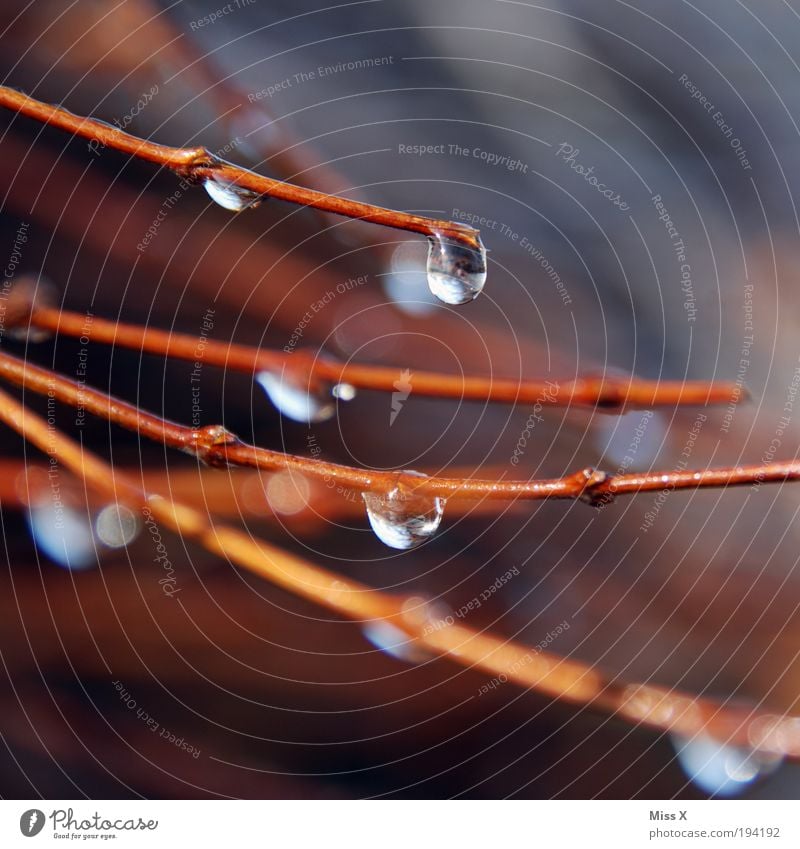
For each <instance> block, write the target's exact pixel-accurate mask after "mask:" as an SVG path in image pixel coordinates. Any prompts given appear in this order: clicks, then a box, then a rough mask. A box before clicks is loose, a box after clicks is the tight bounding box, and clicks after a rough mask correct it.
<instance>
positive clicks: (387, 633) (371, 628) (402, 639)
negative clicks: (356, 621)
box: [361, 621, 430, 663]
mask: <svg viewBox="0 0 800 849" xmlns="http://www.w3.org/2000/svg"><path fill="white" fill-rule="evenodd" d="M361 633H362V634H363V635H364V636H365V637H366V638H367V639H368V640H369V641H370V642H371V643H372V645H373V646H375V648H377V649H380V650H381V651H382V652H383V653H384V654H388V655H389V656H390V657H394V658H396V659H397V660H402V661H405V662H406V663H422V662H423V661H424V660H427V659H428V658H429V657H430V655H428V654H427V653H426V652H424V651H423V650H421V649H419V648H417V646H416V644H415V640H414V639H413V638H412V637H409V636H408V634H406V633H405V632H404V631H402V630H401V629H400V628H397V627H396V626H394V625H392V624H390V623H389V622H380V621H378V622H367V623H366V625H362V626H361Z"/></svg>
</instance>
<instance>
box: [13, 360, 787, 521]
mask: <svg viewBox="0 0 800 849" xmlns="http://www.w3.org/2000/svg"><path fill="white" fill-rule="evenodd" d="M0 377H2V378H4V379H5V380H7V381H10V382H11V383H14V384H16V385H17V386H22V387H24V388H26V389H29V390H31V391H33V392H36V393H38V394H40V395H49V396H50V397H53V398H55V399H56V400H58V401H61V402H63V403H67V404H70V405H72V406H73V407H80V408H83V409H85V410H86V411H87V412H89V413H92V414H93V415H96V416H100V417H101V418H104V419H107V420H108V421H111V422H114V423H116V424H118V425H120V426H121V427H124V428H126V429H128V430H132V431H134V432H136V433H140V434H142V435H143V436H146V437H147V438H148V439H153V440H155V441H156V442H160V443H162V444H163V445H167V446H169V447H171V448H177V449H178V450H180V451H184V452H186V453H189V454H193V455H195V456H196V457H198V458H199V459H200V460H202V461H203V462H205V463H208V464H209V465H214V466H225V465H231V466H250V467H252V468H257V469H291V470H294V471H298V472H301V473H302V474H305V475H308V476H309V477H312V478H317V479H322V480H324V481H326V482H330V481H333V482H334V483H335V484H336V485H339V486H342V487H344V488H347V489H351V490H354V491H356V492H387V491H389V490H391V489H393V488H394V487H395V486H397V485H398V483H400V482H402V484H403V486H404V487H405V488H406V489H407V490H409V491H411V492H417V493H420V494H425V495H430V496H438V497H441V498H452V499H457V498H458V499H475V500H484V499H490V500H513V499H524V500H529V501H537V500H541V499H545V498H570V499H575V498H578V499H580V500H582V501H586V502H588V503H590V504H593V505H601V504H605V503H608V502H610V501H611V500H613V499H614V497H616V496H617V495H632V494H635V493H637V492H643V491H653V490H663V489H701V488H702V489H706V488H711V487H727V486H742V485H746V484H753V483H770V482H781V481H789V480H800V462H798V461H789V462H775V463H770V464H767V465H758V464H757V465H750V466H733V467H725V468H717V469H698V470H690V471H681V472H675V471H664V472H647V473H642V474H626V475H611V474H608V473H607V472H602V471H598V470H596V469H592V468H586V469H581V470H580V471H578V472H575V473H573V474H570V475H566V476H564V477H560V478H549V479H540V480H529V481H514V480H478V479H473V478H448V477H419V476H417V475H414V474H409V473H407V472H381V471H375V470H371V469H357V468H354V467H352V466H344V465H340V464H338V463H328V462H325V461H323V460H320V459H318V458H313V457H298V456H295V455H293V454H285V453H284V452H282V451H273V450H271V449H268V448H260V447H258V446H255V445H248V444H246V443H244V442H242V441H241V440H240V439H239V438H238V437H237V436H236V435H235V434H233V433H231V432H230V431H228V430H226V429H225V428H224V427H222V426H221V425H206V426H205V427H202V428H192V427H187V426H185V425H181V424H177V423H175V422H170V421H167V420H166V419H163V418H161V417H160V416H157V415H154V414H153V413H146V412H143V411H141V410H140V409H139V408H138V407H136V406H134V405H133V404H129V403H127V402H126V401H122V400H120V399H118V398H114V397H112V396H110V395H107V394H106V393H104V392H101V391H99V390H97V389H92V388H90V387H87V386H84V385H82V384H79V383H77V382H76V381H73V380H70V379H69V378H67V377H64V376H63V375H59V374H56V373H55V372H52V371H49V370H47V369H43V368H41V367H39V366H34V365H32V364H31V363H26V362H23V361H22V360H20V359H18V358H17V357H14V356H12V355H11V354H8V353H6V352H4V351H0Z"/></svg>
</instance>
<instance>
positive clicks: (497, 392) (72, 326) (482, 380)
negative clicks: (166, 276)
mask: <svg viewBox="0 0 800 849" xmlns="http://www.w3.org/2000/svg"><path fill="white" fill-rule="evenodd" d="M19 296H20V297H26V295H25V294H24V290H20V294H19ZM27 310H28V312H29V315H28V316H24V312H25V310H23V309H20V308H18V309H17V313H18V316H17V320H18V321H19V323H25V324H27V323H28V322H30V326H32V327H35V328H38V329H41V330H48V331H52V332H53V333H58V334H63V335H65V336H73V337H76V338H80V337H82V336H87V337H88V338H90V339H92V340H93V341H96V342H102V343H107V344H110V345H115V346H119V347H122V348H130V349H132V350H134V351H140V352H145V353H148V354H158V355H161V356H164V357H173V358H175V359H180V360H187V361H189V362H195V361H197V360H198V357H199V355H198V353H197V337H196V336H191V335H188V334H183V333H173V332H171V331H165V330H159V329H156V328H149V327H142V326H140V325H136V324H126V323H123V322H117V321H109V320H108V319H102V318H98V317H96V316H93V317H92V324H91V327H90V328H89V329H88V330H87V326H86V316H84V315H82V314H80V313H75V312H68V311H66V310H59V309H56V308H54V307H49V306H38V305H35V304H34V303H33V299H32V298H31V302H30V305H29V306H27ZM202 362H203V363H204V364H208V365H212V366H219V367H221V368H226V369H232V370H234V371H240V372H244V373H246V374H251V375H252V374H254V373H257V372H260V371H274V372H277V373H278V374H280V373H281V372H284V371H285V372H292V373H294V374H295V375H296V377H297V379H298V382H301V383H302V384H304V385H306V386H308V385H309V383H313V382H314V381H326V382H329V383H348V384H350V385H351V386H355V387H356V388H358V389H373V390H377V391H380V392H393V391H394V389H395V383H396V382H397V378H398V369H397V368H394V367H386V366H373V365H360V364H353V363H342V362H339V361H337V360H335V359H334V358H332V357H329V356H326V355H322V354H316V353H315V352H313V351H310V350H306V351H296V352H295V351H293V352H291V353H289V352H285V351H280V350H267V349H263V348H256V347H252V346H249V345H241V344H235V343H228V342H219V341H215V340H213V339H205V340H204V342H203V352H202ZM412 379H413V392H414V394H415V395H424V396H427V397H432V398H454V399H457V400H460V401H487V402H499V403H508V404H514V403H519V404H536V403H541V404H548V405H551V406H557V407H568V406H584V407H598V408H600V409H602V410H606V411H609V412H611V411H613V412H618V411H621V410H623V409H652V408H654V407H662V406H668V407H674V406H683V405H686V406H689V405H691V406H704V405H706V404H717V403H725V402H728V401H730V399H731V398H732V397H736V398H737V400H741V399H743V398H744V397H745V391H744V390H742V389H740V388H739V387H737V385H736V384H734V383H727V382H716V383H706V382H703V381H678V380H675V381H658V380H639V379H636V378H623V377H616V376H608V375H601V376H597V377H593V376H586V377H581V378H578V379H575V378H571V379H567V380H541V379H539V380H522V381H520V380H515V379H510V378H502V377H471V376H459V375H452V374H438V373H436V372H426V371H417V370H415V371H414V372H413V375H412Z"/></svg>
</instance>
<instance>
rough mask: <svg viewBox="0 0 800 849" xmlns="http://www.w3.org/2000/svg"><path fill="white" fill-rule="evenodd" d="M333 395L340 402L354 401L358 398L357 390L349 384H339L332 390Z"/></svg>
mask: <svg viewBox="0 0 800 849" xmlns="http://www.w3.org/2000/svg"><path fill="white" fill-rule="evenodd" d="M331 395H333V397H334V398H338V399H339V400H340V401H352V400H353V398H355V397H356V388H355V386H351V385H350V384H349V383H337V384H336V385H335V386H334V387H333V389H331Z"/></svg>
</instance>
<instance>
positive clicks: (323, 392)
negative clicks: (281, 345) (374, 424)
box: [256, 371, 356, 424]
mask: <svg viewBox="0 0 800 849" xmlns="http://www.w3.org/2000/svg"><path fill="white" fill-rule="evenodd" d="M256 381H257V382H258V384H259V385H260V386H261V388H262V389H263V390H264V391H265V392H266V393H267V396H268V397H269V399H270V401H272V403H273V404H274V405H275V406H276V407H277V408H278V410H279V411H280V412H281V414H282V415H284V416H287V417H288V418H290V419H292V420H293V421H296V422H303V423H305V424H311V423H312V422H324V421H327V420H328V419H330V418H333V416H334V414H335V413H336V401H337V400H339V401H350V400H352V399H353V398H354V397H355V394H356V390H355V388H354V387H353V386H350V384H345V383H337V384H336V385H335V386H333V387H331V386H330V384H328V383H320V384H319V385H318V386H317V387H316V388H315V387H313V386H309V385H308V384H306V383H304V382H303V381H300V380H298V379H297V378H296V377H294V376H293V375H290V374H288V373H287V372H286V371H282V372H273V371H262V372H259V373H258V374H257V375H256Z"/></svg>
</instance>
